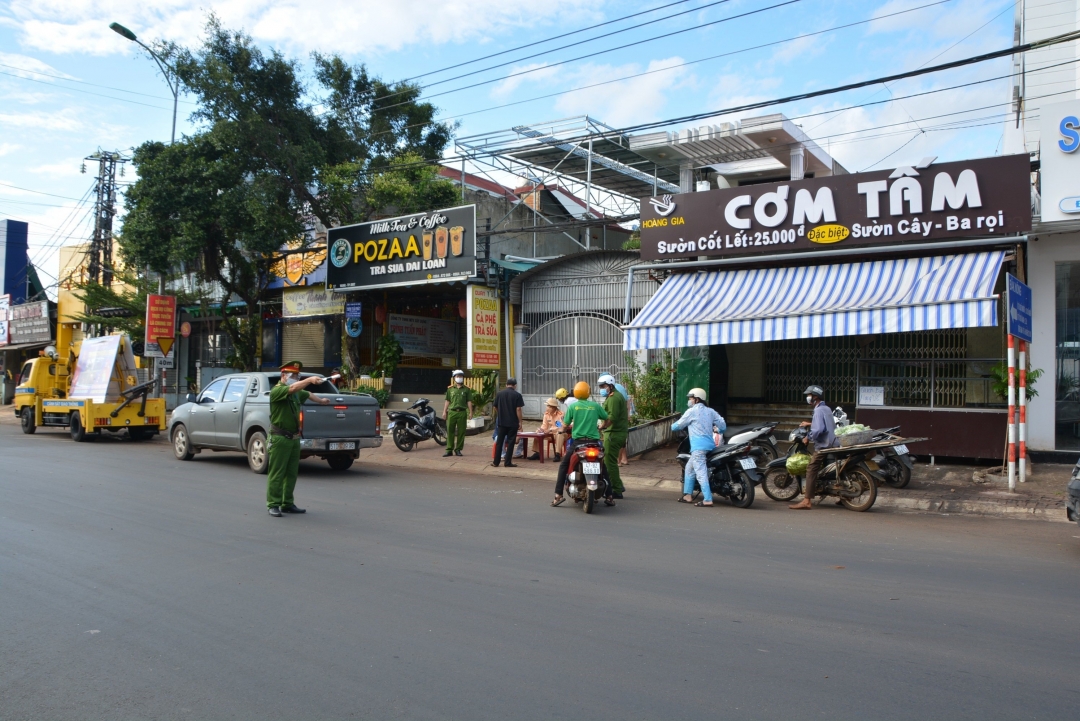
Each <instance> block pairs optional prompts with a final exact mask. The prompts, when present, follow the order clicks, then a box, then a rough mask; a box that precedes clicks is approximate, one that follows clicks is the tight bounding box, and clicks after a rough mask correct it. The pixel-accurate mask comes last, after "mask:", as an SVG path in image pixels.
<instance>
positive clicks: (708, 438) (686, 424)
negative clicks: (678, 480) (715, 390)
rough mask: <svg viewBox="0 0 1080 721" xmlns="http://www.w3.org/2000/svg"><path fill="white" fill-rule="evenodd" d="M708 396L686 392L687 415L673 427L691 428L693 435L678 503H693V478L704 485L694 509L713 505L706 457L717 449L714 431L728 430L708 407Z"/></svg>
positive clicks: (725, 422)
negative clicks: (706, 402)
mask: <svg viewBox="0 0 1080 721" xmlns="http://www.w3.org/2000/svg"><path fill="white" fill-rule="evenodd" d="M707 400H708V395H707V394H706V393H705V390H704V389H702V388H691V389H690V390H689V391H687V393H686V412H685V413H683V414H682V418H680V419H679V420H677V421H675V422H674V423H672V424H671V430H673V431H681V430H682V429H683V428H688V429H689V433H690V460H689V462H687V464H686V471H685V473H684V474H683V495H682V497H681V498H680V499H679V503H694V495H693V494H694V478H695V476H696V477H697V482H698V485H699V486H701V495H702V500H700V501H698V502H697V503H694V505H695V506H702V507H709V506H712V504H713V497H712V487H711V486H710V485H709V466H708V464H707V463H706V462H705V455H706V454H707V453H708V452H709V451H711V450H714V449H715V448H716V442H715V441H714V440H713V428H715V429H716V431H717V432H718V433H720V434H723V432H724V431H725V430H727V421H725V420H724V417H723V416H721V415H720V414H719V413H717V412H716V411H714V410H713V409H712V408H709V407H708V406H707V405H705V401H707Z"/></svg>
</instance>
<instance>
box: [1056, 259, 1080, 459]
mask: <svg viewBox="0 0 1080 721" xmlns="http://www.w3.org/2000/svg"><path fill="white" fill-rule="evenodd" d="M1054 270H1055V275H1056V278H1055V280H1056V284H1055V285H1056V292H1055V295H1056V299H1055V304H1054V305H1055V311H1056V321H1057V322H1056V334H1055V335H1056V338H1055V359H1054V360H1055V363H1054V365H1055V368H1054V381H1055V387H1056V395H1055V403H1054V429H1055V436H1056V439H1055V442H1056V446H1057V449H1058V450H1061V451H1075V450H1080V263H1058V264H1057V265H1056V266H1055V269H1054Z"/></svg>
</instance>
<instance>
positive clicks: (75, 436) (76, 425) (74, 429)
mask: <svg viewBox="0 0 1080 721" xmlns="http://www.w3.org/2000/svg"><path fill="white" fill-rule="evenodd" d="M68 428H69V430H70V431H71V440H73V441H75V442H76V443H82V442H83V441H85V440H86V429H85V428H84V427H83V424H82V418H81V417H80V416H79V413H78V411H76V412H74V413H72V414H71V422H70V424H69V425H68Z"/></svg>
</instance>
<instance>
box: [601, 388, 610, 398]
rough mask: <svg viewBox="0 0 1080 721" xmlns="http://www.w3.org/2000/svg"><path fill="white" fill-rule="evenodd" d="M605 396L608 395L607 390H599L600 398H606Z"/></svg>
mask: <svg viewBox="0 0 1080 721" xmlns="http://www.w3.org/2000/svg"><path fill="white" fill-rule="evenodd" d="M607 394H608V389H607V388H601V389H600V397H601V398H606V397H607Z"/></svg>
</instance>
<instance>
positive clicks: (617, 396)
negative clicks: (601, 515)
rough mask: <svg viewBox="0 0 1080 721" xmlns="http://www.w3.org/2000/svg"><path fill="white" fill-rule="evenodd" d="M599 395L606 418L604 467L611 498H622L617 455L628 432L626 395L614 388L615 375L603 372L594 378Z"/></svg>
mask: <svg viewBox="0 0 1080 721" xmlns="http://www.w3.org/2000/svg"><path fill="white" fill-rule="evenodd" d="M596 384H597V386H599V388H600V395H601V396H602V397H603V399H604V410H605V411H607V414H608V419H607V420H606V421H604V425H603V426H601V430H602V431H603V432H604V467H605V468H607V472H608V480H609V481H611V490H612V497H613V498H622V497H623V492H624V491H625V490H626V487H625V486H623V482H622V475H621V474H620V473H619V456H620V454H621V453H622V450H623V449H624V448H625V447H626V438H627V436H628V435H629V434H630V414H629V413H628V412H627V409H626V397H625V396H624V395H623V394H622V393H620V392H619V390H618V388H616V383H615V377H614V376H612V375H611V374H609V373H605V374H603V375H602V376H600V377H599V378H597V379H596Z"/></svg>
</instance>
